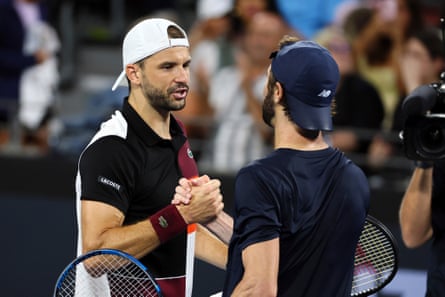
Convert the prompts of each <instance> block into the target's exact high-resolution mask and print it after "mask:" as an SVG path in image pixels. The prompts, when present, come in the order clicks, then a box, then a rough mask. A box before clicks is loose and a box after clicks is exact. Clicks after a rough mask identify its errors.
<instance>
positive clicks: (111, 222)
mask: <svg viewBox="0 0 445 297" xmlns="http://www.w3.org/2000/svg"><path fill="white" fill-rule="evenodd" d="M81 205H82V206H81V207H82V211H81V213H82V214H81V220H82V222H81V225H82V243H83V252H87V251H90V250H93V249H99V248H113V249H118V250H122V251H124V252H127V253H129V254H132V255H134V256H135V257H137V258H140V257H143V256H144V255H146V254H147V253H149V252H150V251H152V250H153V249H155V248H156V247H157V246H159V244H160V241H159V239H158V237H157V235H156V232H155V231H154V229H153V227H152V225H151V222H150V221H149V220H143V221H141V222H139V223H137V224H133V225H128V226H122V224H123V222H124V214H123V213H122V212H121V211H120V210H118V209H117V208H115V207H113V206H110V205H108V204H106V203H102V202H97V201H90V200H82V204H81Z"/></svg>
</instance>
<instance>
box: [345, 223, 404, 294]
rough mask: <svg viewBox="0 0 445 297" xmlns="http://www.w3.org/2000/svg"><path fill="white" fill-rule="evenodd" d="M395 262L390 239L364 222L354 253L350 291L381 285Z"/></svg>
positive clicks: (359, 291) (368, 289) (370, 288)
mask: <svg viewBox="0 0 445 297" xmlns="http://www.w3.org/2000/svg"><path fill="white" fill-rule="evenodd" d="M395 262H396V254H395V250H394V248H393V245H392V243H391V241H390V240H389V239H388V238H387V237H386V235H385V234H384V232H383V231H382V230H380V229H379V228H377V227H376V226H374V225H373V224H371V223H368V222H366V224H365V227H364V230H363V232H362V234H361V236H360V239H359V243H358V245H357V249H356V253H355V261H354V266H355V267H354V277H353V283H352V292H353V293H354V292H356V293H357V294H359V293H361V292H366V291H370V290H373V289H375V288H377V287H379V286H381V284H383V283H385V282H386V281H387V280H388V279H389V278H390V276H391V274H392V272H393V270H394V269H395V265H396V263H395ZM352 296H354V294H352Z"/></svg>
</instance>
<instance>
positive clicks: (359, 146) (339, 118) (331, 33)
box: [315, 26, 383, 154]
mask: <svg viewBox="0 0 445 297" xmlns="http://www.w3.org/2000/svg"><path fill="white" fill-rule="evenodd" d="M315 40H316V41H317V42H318V43H319V44H320V45H322V46H324V47H326V48H327V49H328V50H329V51H330V52H331V54H332V57H333V58H334V60H335V61H336V62H337V64H338V68H339V71H340V82H339V84H338V87H337V92H336V95H335V114H334V116H333V123H334V126H335V130H334V131H333V132H332V133H330V137H331V141H332V146H333V147H337V148H339V149H340V150H342V151H344V152H353V153H361V154H367V152H368V147H369V144H370V143H371V140H372V138H373V136H374V135H375V134H376V133H378V132H379V131H380V129H381V124H382V120H383V105H382V102H381V98H380V96H379V93H378V92H377V90H376V89H375V88H374V86H373V85H372V84H371V83H369V82H368V81H367V80H365V79H364V78H363V77H362V76H361V75H360V74H359V73H358V72H357V70H356V67H355V64H354V58H353V56H352V49H351V45H350V43H349V41H348V40H347V38H346V37H345V35H344V33H343V30H342V29H341V28H339V27H337V26H330V27H327V28H325V29H323V30H321V31H320V32H319V34H317V36H316V37H315Z"/></svg>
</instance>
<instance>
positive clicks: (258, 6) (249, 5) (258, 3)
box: [230, 0, 278, 41]
mask: <svg viewBox="0 0 445 297" xmlns="http://www.w3.org/2000/svg"><path fill="white" fill-rule="evenodd" d="M234 1H235V2H234V4H233V10H232V11H231V13H230V16H231V18H232V31H231V38H232V39H233V40H234V41H236V40H237V39H238V37H242V36H243V34H244V32H245V30H246V29H247V27H248V25H249V23H250V21H251V20H252V19H253V17H254V16H255V15H256V14H257V13H258V12H261V11H269V12H274V13H278V11H277V7H276V4H275V2H276V1H275V0H234Z"/></svg>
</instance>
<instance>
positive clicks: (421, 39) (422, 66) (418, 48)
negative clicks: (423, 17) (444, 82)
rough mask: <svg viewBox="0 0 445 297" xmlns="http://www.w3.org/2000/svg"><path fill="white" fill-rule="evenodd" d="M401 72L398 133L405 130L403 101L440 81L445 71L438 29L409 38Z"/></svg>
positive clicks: (421, 31) (396, 120)
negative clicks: (401, 84)
mask: <svg viewBox="0 0 445 297" xmlns="http://www.w3.org/2000/svg"><path fill="white" fill-rule="evenodd" d="M400 70H401V78H402V82H403V93H402V96H401V97H400V101H399V106H398V108H397V109H396V113H395V114H394V125H393V130H394V131H396V132H399V131H401V130H402V129H403V123H404V117H403V115H402V112H401V106H402V103H403V99H404V98H405V97H406V96H407V95H408V94H410V93H411V92H412V91H413V90H414V89H416V88H417V87H419V86H421V85H426V84H430V83H433V82H438V81H440V74H441V72H442V71H444V70H445V57H444V44H443V42H442V40H441V38H440V31H439V30H438V29H436V28H424V29H422V30H419V31H416V32H414V33H412V34H411V36H409V37H408V39H407V40H406V42H405V45H404V47H403V49H402V52H401V56H400Z"/></svg>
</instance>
